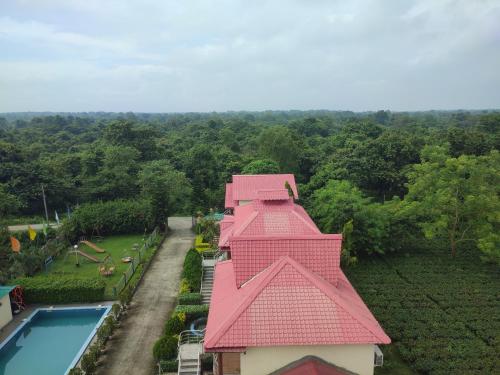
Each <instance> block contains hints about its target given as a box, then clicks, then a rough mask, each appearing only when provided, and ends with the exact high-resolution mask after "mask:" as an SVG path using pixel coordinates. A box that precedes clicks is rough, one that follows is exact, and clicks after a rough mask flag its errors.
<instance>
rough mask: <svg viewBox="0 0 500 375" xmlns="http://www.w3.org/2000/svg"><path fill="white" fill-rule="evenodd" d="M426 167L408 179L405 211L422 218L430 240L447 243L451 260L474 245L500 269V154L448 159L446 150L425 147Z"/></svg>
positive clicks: (423, 156) (492, 153)
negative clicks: (437, 238) (436, 239)
mask: <svg viewBox="0 0 500 375" xmlns="http://www.w3.org/2000/svg"><path fill="white" fill-rule="evenodd" d="M421 158H422V163H421V164H417V165H415V166H414V167H413V170H412V171H411V172H410V173H409V175H408V177H409V186H408V188H409V192H408V194H407V196H406V197H405V200H404V203H405V204H404V206H403V207H404V209H406V210H410V211H411V212H414V213H415V214H416V215H418V217H419V224H420V227H421V228H422V230H423V232H424V234H425V236H426V237H427V238H436V237H440V238H446V239H447V241H448V243H449V246H450V251H451V255H452V256H455V254H456V253H457V250H458V248H459V247H460V246H461V245H463V244H464V243H471V244H476V245H477V247H478V248H479V249H480V250H481V251H483V252H484V254H485V256H486V257H487V258H488V259H490V260H495V261H497V262H499V263H500V234H499V233H500V198H499V195H500V154H499V153H498V151H492V152H491V153H490V154H489V155H486V156H469V155H462V156H460V157H458V158H452V157H450V156H449V154H448V151H447V149H446V147H443V146H426V147H425V148H424V149H423V151H422V155H421Z"/></svg>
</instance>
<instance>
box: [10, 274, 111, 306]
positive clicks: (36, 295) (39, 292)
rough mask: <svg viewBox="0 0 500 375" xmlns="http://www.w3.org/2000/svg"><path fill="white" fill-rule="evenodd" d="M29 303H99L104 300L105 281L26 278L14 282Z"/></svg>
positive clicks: (58, 276)
mask: <svg viewBox="0 0 500 375" xmlns="http://www.w3.org/2000/svg"><path fill="white" fill-rule="evenodd" d="M14 283H15V284H17V285H20V286H22V287H23V289H24V298H25V300H26V302H27V303H72V302H98V301H102V300H104V289H105V287H106V284H105V282H104V280H101V279H98V278H93V279H88V278H87V279H83V278H75V277H74V276H61V275H57V276H47V277H36V278H31V277H25V278H21V279H17V280H15V281H14Z"/></svg>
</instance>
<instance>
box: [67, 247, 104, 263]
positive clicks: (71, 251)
mask: <svg viewBox="0 0 500 375" xmlns="http://www.w3.org/2000/svg"><path fill="white" fill-rule="evenodd" d="M74 249H75V250H70V251H68V252H67V253H66V255H65V256H64V261H66V258H67V257H68V255H70V254H75V257H76V263H75V264H76V265H77V266H79V265H80V260H79V259H78V256H79V255H80V256H82V257H84V258H87V259H88V260H90V261H92V262H94V263H101V261H100V260H99V259H98V258H96V257H93V256H92V255H90V254H87V253H86V252H84V251H81V250H78V245H75V246H74ZM108 256H109V255H108Z"/></svg>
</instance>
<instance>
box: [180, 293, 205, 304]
mask: <svg viewBox="0 0 500 375" xmlns="http://www.w3.org/2000/svg"><path fill="white" fill-rule="evenodd" d="M201 300H202V298H201V293H181V294H179V305H201Z"/></svg>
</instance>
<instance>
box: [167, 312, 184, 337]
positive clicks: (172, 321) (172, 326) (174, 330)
mask: <svg viewBox="0 0 500 375" xmlns="http://www.w3.org/2000/svg"><path fill="white" fill-rule="evenodd" d="M185 323H186V322H185V320H183V319H182V318H181V316H180V314H174V315H172V316H171V317H170V318H169V319H168V320H167V321H166V322H165V331H164V334H165V335H167V336H173V335H178V334H180V333H181V332H182V331H183V330H184V324H185Z"/></svg>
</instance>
